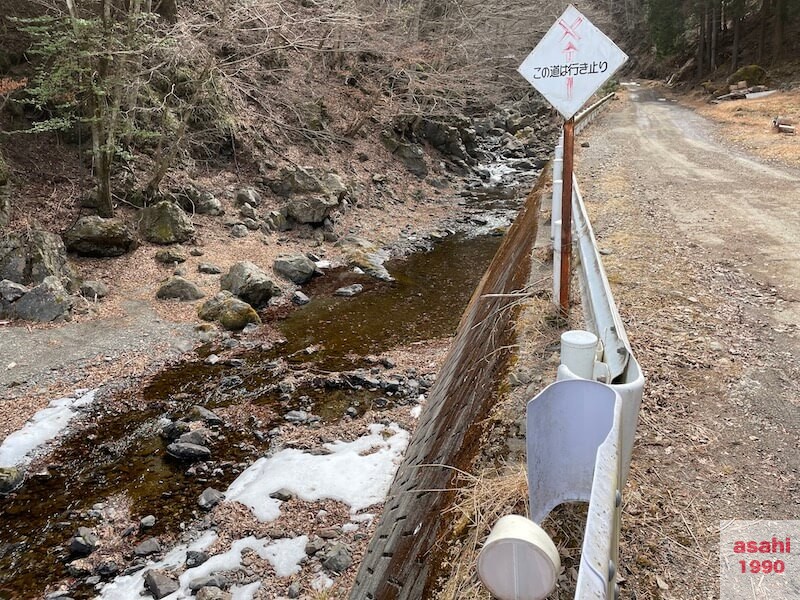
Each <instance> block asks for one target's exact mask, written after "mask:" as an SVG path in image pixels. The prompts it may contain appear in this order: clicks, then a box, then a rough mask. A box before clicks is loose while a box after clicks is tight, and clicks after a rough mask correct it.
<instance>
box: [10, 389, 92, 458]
mask: <svg viewBox="0 0 800 600" xmlns="http://www.w3.org/2000/svg"><path fill="white" fill-rule="evenodd" d="M96 394H97V390H76V391H75V394H74V396H73V397H67V398H59V399H57V400H53V401H52V402H50V404H49V405H48V407H47V408H43V409H42V410H40V411H39V412H37V413H36V414H35V415H33V417H31V419H30V420H29V421H28V422H27V423H25V426H24V427H23V428H22V429H20V430H18V431H15V432H14V433H12V434H11V435H9V436H8V437H7V438H6V439H5V440H4V441H3V444H2V445H1V446H0V467H16V466H19V465H22V464H27V463H29V462H30V461H31V460H33V454H34V452H35V451H36V450H37V449H39V448H41V447H42V446H44V445H45V444H46V443H47V442H50V441H51V440H53V439H55V438H56V437H58V434H60V433H61V432H62V431H63V430H64V429H66V427H67V425H69V422H70V421H71V420H72V419H73V417H75V415H77V414H78V410H77V409H80V408H85V407H86V406H89V405H90V404H91V403H92V402H94V397H95V395H96Z"/></svg>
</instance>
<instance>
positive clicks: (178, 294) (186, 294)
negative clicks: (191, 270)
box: [156, 275, 205, 301]
mask: <svg viewBox="0 0 800 600" xmlns="http://www.w3.org/2000/svg"><path fill="white" fill-rule="evenodd" d="M203 297H205V293H203V291H202V290H201V289H200V288H199V287H197V285H196V284H194V283H192V282H191V281H187V280H186V279H184V278H183V277H180V276H178V275H174V276H172V277H170V278H169V279H167V280H166V281H165V282H164V283H162V284H161V287H160V288H158V291H157V292H156V298H158V299H160V300H167V299H171V298H177V299H178V300H183V301H190V300H199V299H200V298H203Z"/></svg>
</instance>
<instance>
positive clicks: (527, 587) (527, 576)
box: [478, 515, 561, 600]
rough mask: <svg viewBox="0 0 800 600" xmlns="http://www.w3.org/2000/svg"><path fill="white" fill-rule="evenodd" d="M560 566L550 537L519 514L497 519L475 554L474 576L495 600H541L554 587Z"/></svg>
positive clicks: (556, 551) (559, 560)
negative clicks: (476, 557)
mask: <svg viewBox="0 0 800 600" xmlns="http://www.w3.org/2000/svg"><path fill="white" fill-rule="evenodd" d="M560 569H561V559H560V558H559V556H558V550H557V549H556V546H555V544H553V542H552V540H551V539H550V536H548V535H547V533H546V532H545V531H544V529H542V528H541V527H539V526H538V525H537V524H536V523H534V522H533V521H531V520H530V519H526V518H525V517H521V516H519V515H507V516H505V517H502V518H501V519H500V520H499V521H497V523H496V524H495V526H494V528H493V529H492V532H491V533H490V534H489V537H488V538H487V540H486V543H484V545H483V548H482V549H481V552H480V555H479V556H478V575H479V576H480V578H481V581H482V582H483V584H484V585H485V586H486V587H487V588H488V589H489V591H490V592H491V593H492V595H493V596H494V597H495V598H497V599H498V600H542V599H543V598H546V597H547V596H548V595H549V594H550V593H551V592H552V591H553V590H554V589H555V587H556V578H557V577H558V572H559V570H560Z"/></svg>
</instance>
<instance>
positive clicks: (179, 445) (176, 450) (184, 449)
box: [167, 442, 211, 461]
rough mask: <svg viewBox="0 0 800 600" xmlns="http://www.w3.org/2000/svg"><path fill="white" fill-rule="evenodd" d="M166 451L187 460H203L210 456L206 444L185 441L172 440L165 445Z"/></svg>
mask: <svg viewBox="0 0 800 600" xmlns="http://www.w3.org/2000/svg"><path fill="white" fill-rule="evenodd" d="M167 453H168V454H169V455H170V456H174V457H175V458H177V459H180V460H187V461H197V460H205V459H207V458H209V457H210V456H211V450H209V449H208V448H207V447H206V446H201V445H200V444H189V443H187V442H173V443H172V444H170V445H169V446H167Z"/></svg>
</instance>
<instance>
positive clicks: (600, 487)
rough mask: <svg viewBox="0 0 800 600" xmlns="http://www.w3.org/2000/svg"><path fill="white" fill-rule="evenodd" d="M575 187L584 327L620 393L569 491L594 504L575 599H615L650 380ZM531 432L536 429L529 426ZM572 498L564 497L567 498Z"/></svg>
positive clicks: (570, 416) (571, 422)
mask: <svg viewBox="0 0 800 600" xmlns="http://www.w3.org/2000/svg"><path fill="white" fill-rule="evenodd" d="M612 97H613V94H610V95H608V96H606V97H604V98H603V99H601V100H599V101H598V102H596V103H595V104H593V105H592V106H590V107H589V108H587V109H586V110H585V111H583V112H582V113H581V114H580V115H579V116H578V117H577V118H576V131H579V130H580V129H583V127H585V126H586V125H587V124H588V123H591V122H592V121H593V120H594V119H596V118H597V116H598V114H600V110H599V109H601V108H603V107H605V106H606V105H607V103H608V101H609V100H610V99H611V98H612ZM562 142H563V141H562ZM562 153H563V151H559V150H556V156H557V157H558V156H559V154H562ZM559 166H560V165H558V164H557V163H556V164H554V174H553V178H554V181H555V179H556V175H560V173H558V172H557V171H556V169H557V168H558V167H559ZM554 187H555V184H554ZM572 189H573V196H572V203H573V221H572V225H573V241H574V242H575V244H576V245H577V250H578V254H577V256H578V261H577V262H578V265H577V275H578V281H579V285H580V292H581V298H582V304H583V309H584V310H583V312H584V318H585V322H586V328H587V329H588V330H590V331H592V332H593V333H594V334H596V335H597V337H598V338H599V340H600V350H599V352H598V358H599V361H598V362H599V363H600V364H602V365H604V366H605V371H606V383H607V385H606V386H604V387H606V388H608V389H610V390H613V392H614V393H615V396H616V400H615V403H614V409H613V411H611V410H610V409H606V417H607V418H606V419H605V420H603V419H601V418H595V419H592V420H590V422H589V427H590V428H591V429H592V435H589V434H587V432H586V431H582V433H581V434H582V435H584V436H587V437H588V439H595V440H603V441H602V443H600V444H598V445H597V451H596V453H595V455H594V456H592V455H591V454H589V455H587V454H584V455H583V456H580V457H575V461H574V463H573V466H572V467H571V468H574V469H577V470H578V471H583V472H585V471H586V469H587V468H591V470H592V472H593V477H592V479H591V482H590V483H589V485H588V486H587V480H586V478H584V479H583V481H581V482H576V483H575V485H574V486H573V488H572V489H571V490H570V492H571V495H572V497H573V498H574V499H576V500H583V501H588V502H589V514H588V518H587V522H586V530H585V533H584V539H583V548H582V552H581V568H580V570H579V575H578V585H577V588H576V593H575V598H576V600H588V599H589V598H592V599H596V598H605V599H608V600H611V599H612V598H616V597H617V595H618V588H617V586H616V571H617V562H618V552H619V528H620V506H621V490H622V487H623V486H624V484H625V481H626V479H627V476H628V472H629V470H630V461H631V454H632V451H633V441H634V436H635V433H636V426H637V423H638V420H639V407H640V406H641V402H642V395H643V392H644V383H645V379H644V375H643V374H642V370H641V368H640V366H639V363H638V361H637V360H636V358H635V356H634V354H633V350H632V348H631V346H630V342H629V341H628V336H627V334H626V333H625V327H624V324H623V322H622V319H621V318H620V315H619V311H618V310H617V306H616V303H615V302H614V297H613V295H612V293H611V286H610V285H609V282H608V278H607V277H606V273H605V269H604V268H603V263H602V260H601V258H600V253H599V252H598V249H597V242H596V239H595V236H594V231H593V229H592V225H591V222H590V221H589V218H588V215H587V213H586V206H585V204H584V202H583V197H582V195H581V192H580V188H579V186H578V182H577V178H575V177H574V176H573V188H572ZM559 192H560V190H559ZM557 199H558V206H556V202H555V201H556V196H555V195H554V206H553V214H554V215H559V214H560V213H561V210H560V199H561V195H560V193H559V194H558V196H557ZM555 229H557V230H558V231H556V235H554V237H553V247H554V268H553V277H554V279H555V278H557V277H558V276H559V268H558V263H557V262H556V258H557V256H555V255H556V253H560V247H557V246H559V245H560V241H561V236H560V223H556V227H555ZM554 289H555V290H557V289H558V282H556V283H555V284H554ZM601 371H602V369H601ZM557 378H558V381H559V383H557V384H554V385H553V386H551V387H556V386H558V385H560V383H562V382H563V383H566V382H569V381H576V380H580V378H579V377H578V376H577V375H575V374H574V373H573V372H572V371H571V370H570V368H569V367H568V366H567V365H564V364H562V365H560V366H559V369H558V377H557ZM582 381H586V380H582ZM599 385H602V384H599ZM548 389H549V388H548ZM543 393H544V392H543ZM549 393H550V394H551V395H552V394H553V393H554V392H553V391H552V390H551V391H550V392H549ZM569 393H570V390H568V389H567V390H564V388H561V390H560V391H559V395H563V394H569ZM540 396H541V395H540ZM600 396H602V394H598V395H597V396H596V398H595V399H594V400H592V402H596V401H597V398H599V397H600ZM538 398H539V397H537V399H538ZM537 399H534V400H533V401H531V403H530V404H529V407H530V406H531V405H535V403H536V402H537ZM611 414H613V424H612V425H611V426H610V427H609V426H608V416H609V415H611ZM574 415H575V413H574V411H564V417H563V419H562V420H563V421H564V425H566V426H567V427H569V428H572V429H573V430H574V429H580V427H581V426H582V425H581V424H580V423H576V420H575V419H574ZM583 426H585V424H583ZM528 431H531V430H530V428H529V429H528ZM530 460H531V458H530V456H529V461H530ZM565 471H566V469H565V468H563V467H562V468H561V469H560V470H559V472H560V473H562V474H563V473H564V472H565ZM541 473H542V472H541V470H540V471H539V472H537V473H531V472H530V470H529V478H530V480H533V479H535V478H539V477H540V476H541ZM568 500H569V499H568V498H566V497H565V501H568ZM533 501H534V498H533V497H532V498H531V503H532V506H531V512H532V514H537V511H536V510H534V507H533ZM552 502H553V500H552V499H551V503H552ZM551 508H552V507H551ZM548 512H549V511H548Z"/></svg>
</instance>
